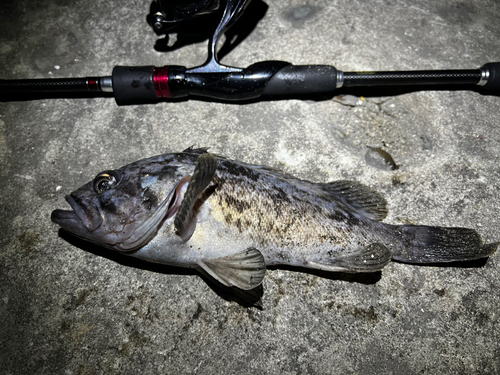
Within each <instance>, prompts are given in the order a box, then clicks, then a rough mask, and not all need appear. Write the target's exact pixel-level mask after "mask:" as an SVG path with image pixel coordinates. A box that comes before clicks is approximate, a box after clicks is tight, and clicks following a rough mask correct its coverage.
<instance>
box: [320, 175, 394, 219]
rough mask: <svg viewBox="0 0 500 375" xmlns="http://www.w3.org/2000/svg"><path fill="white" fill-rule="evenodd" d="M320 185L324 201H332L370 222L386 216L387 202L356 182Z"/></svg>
mask: <svg viewBox="0 0 500 375" xmlns="http://www.w3.org/2000/svg"><path fill="white" fill-rule="evenodd" d="M319 185H321V190H322V195H323V197H324V198H325V199H329V198H331V199H334V200H337V201H340V202H342V203H344V204H345V205H347V206H349V208H351V209H352V210H353V211H355V212H357V213H358V214H360V215H363V216H366V217H368V218H370V219H372V220H377V221H381V220H383V219H385V217H386V216H387V213H388V210H387V201H386V200H385V199H384V197H382V196H381V195H380V194H379V193H377V192H376V191H375V190H373V189H372V188H370V187H368V186H366V185H363V184H360V183H359V182H356V181H349V180H344V181H333V182H329V183H326V184H319Z"/></svg>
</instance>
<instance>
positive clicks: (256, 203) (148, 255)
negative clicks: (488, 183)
mask: <svg viewBox="0 0 500 375" xmlns="http://www.w3.org/2000/svg"><path fill="white" fill-rule="evenodd" d="M66 201H67V202H68V203H69V205H70V206H71V210H60V209H57V210H54V211H53V212H52V215H51V219H52V221H53V222H54V223H56V224H58V225H59V226H60V227H61V228H62V229H64V230H65V231H67V232H69V233H71V234H72V235H74V236H77V237H80V238H82V239H84V240H85V241H88V242H91V243H94V244H96V245H98V246H101V247H104V248H108V249H111V250H114V251H117V252H119V253H121V254H123V255H125V256H129V257H136V258H139V259H142V260H146V261H149V262H155V263H161V264H165V265H169V266H177V267H187V268H193V269H196V270H198V271H200V272H201V273H202V274H204V275H208V276H209V278H212V279H215V280H216V282H218V283H220V284H222V285H224V286H226V287H231V288H236V289H238V290H241V291H251V290H256V288H258V287H260V286H261V284H262V281H263V279H264V277H265V274H266V269H267V267H268V266H276V265H277V266H280V265H281V266H290V267H301V268H310V269H316V270H322V271H327V272H348V273H360V272H378V271H381V270H382V269H383V268H384V267H386V266H387V264H388V263H389V262H390V261H391V260H395V261H399V262H403V263H410V264H441V263H449V262H457V261H470V260H476V259H481V258H487V257H489V256H491V255H492V254H493V253H494V252H495V251H496V250H497V248H498V245H499V243H489V244H483V241H482V239H481V237H480V235H479V234H478V233H477V232H476V231H475V230H473V229H467V228H458V227H451V228H450V227H436V226H425V225H394V224H387V223H383V222H382V220H383V219H384V218H385V217H386V216H387V214H388V207H387V202H386V200H385V199H384V198H383V197H382V196H381V195H380V194H379V193H377V192H376V191H375V190H373V189H372V188H370V187H368V186H366V185H363V184H361V183H359V182H356V181H343V180H339V181H332V182H326V183H314V182H310V181H305V180H301V179H298V178H295V177H293V176H291V175H289V174H286V173H284V172H282V171H280V170H278V169H275V168H269V167H264V166H257V165H251V164H247V163H244V162H239V161H235V160H231V159H228V158H225V157H223V156H220V155H215V154H212V153H209V152H208V150H207V149H206V148H197V149H194V148H188V149H186V150H184V151H182V152H179V153H171V154H163V155H159V156H155V157H151V158H147V159H143V160H139V161H136V162H134V163H132V164H129V165H127V166H124V167H121V168H118V169H114V170H105V171H103V172H101V173H99V174H98V175H97V176H96V177H95V178H94V179H93V180H92V181H90V182H88V183H87V184H85V185H83V186H82V187H80V188H79V189H77V190H75V191H74V192H72V193H71V194H69V195H68V196H66Z"/></svg>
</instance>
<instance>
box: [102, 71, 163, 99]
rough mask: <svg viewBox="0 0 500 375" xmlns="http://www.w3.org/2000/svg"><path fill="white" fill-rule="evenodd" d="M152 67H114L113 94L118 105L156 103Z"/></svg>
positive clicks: (156, 97)
mask: <svg viewBox="0 0 500 375" xmlns="http://www.w3.org/2000/svg"><path fill="white" fill-rule="evenodd" d="M154 68H155V67H154V66H115V67H114V69H113V75H112V80H113V92H114V94H115V100H116V103H117V104H118V105H130V104H148V103H158V96H157V95H156V91H155V85H154V81H153V75H154Z"/></svg>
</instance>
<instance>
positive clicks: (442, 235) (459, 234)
mask: <svg viewBox="0 0 500 375" xmlns="http://www.w3.org/2000/svg"><path fill="white" fill-rule="evenodd" d="M396 230H397V231H398V235H399V236H400V237H401V238H402V246H401V247H399V246H398V248H397V249H395V250H394V249H393V255H392V259H394V260H398V261H401V262H405V263H447V262H456V261H466V260H474V259H481V258H486V257H489V256H490V255H491V254H493V253H494V252H495V251H496V250H497V248H498V245H499V243H491V244H483V241H482V240H481V237H480V236H479V234H478V233H477V232H476V231H475V230H473V229H466V228H442V227H428V226H421V225H402V226H399V227H397V229H396Z"/></svg>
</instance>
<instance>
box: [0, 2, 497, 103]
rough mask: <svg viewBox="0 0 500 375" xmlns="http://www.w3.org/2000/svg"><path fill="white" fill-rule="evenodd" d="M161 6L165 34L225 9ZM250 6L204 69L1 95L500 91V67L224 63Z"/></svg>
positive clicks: (140, 73)
mask: <svg viewBox="0 0 500 375" xmlns="http://www.w3.org/2000/svg"><path fill="white" fill-rule="evenodd" d="M155 1H156V2H157V3H158V5H159V7H160V9H159V11H158V12H156V13H155V14H152V15H150V16H148V22H149V23H150V24H151V26H152V27H153V29H154V30H155V31H156V32H157V33H161V32H165V31H168V30H169V29H172V28H173V27H175V26H176V25H179V24H180V23H182V22H184V21H188V20H192V19H193V18H195V17H199V16H202V15H206V14H211V13H213V12H215V11H218V10H221V9H222V5H223V4H224V1H223V0H222V2H221V1H220V0H195V1H185V0H184V1H179V0H155ZM250 1H251V0H226V1H225V5H224V10H223V15H222V19H221V20H220V22H219V24H218V26H217V28H216V29H215V31H214V33H213V35H212V36H211V37H210V40H209V46H208V59H207V60H206V62H205V63H204V64H203V65H201V66H198V67H193V68H186V67H184V66H178V65H167V66H163V67H154V66H133V67H131V66H116V67H115V68H114V69H113V72H112V75H111V76H105V77H86V78H59V79H20V80H0V95H2V94H3V95H5V94H8V95H10V94H27V95H28V94H34V93H82V92H88V93H95V94H97V93H112V95H113V96H114V98H115V100H116V103H117V104H118V105H130V104H144V103H157V102H159V101H161V100H165V99H177V98H189V97H202V98H209V99H216V100H223V101H231V102H237V101H247V100H255V99H258V98H266V97H303V96H307V95H321V94H331V93H332V92H334V91H335V90H338V89H340V88H345V87H380V86H384V87H390V86H399V87H401V86H416V85H418V86H432V87H437V86H445V85H446V87H448V86H450V85H461V87H463V85H465V86H466V87H467V88H469V87H470V89H473V88H474V87H477V86H480V87H483V88H484V89H488V90H493V91H494V90H500V62H490V63H487V64H485V65H483V66H482V67H480V68H479V69H469V70H421V71H380V72H342V71H340V70H337V69H336V68H335V67H333V66H330V65H292V64H291V63H288V62H284V61H261V62H257V63H255V64H252V65H250V66H249V67H247V68H238V67H231V66H226V65H223V64H221V63H220V62H219V61H218V58H217V45H218V42H219V41H220V39H221V36H222V35H223V34H224V33H225V32H226V31H227V30H228V29H229V28H230V27H231V26H232V25H233V24H234V23H235V22H236V21H237V19H238V18H239V17H240V16H241V15H242V13H243V11H244V10H245V8H246V7H247V6H248V4H249V3H250ZM469 85H470V86H469Z"/></svg>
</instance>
